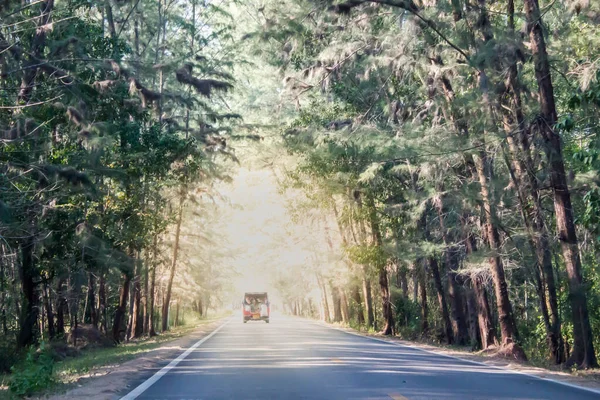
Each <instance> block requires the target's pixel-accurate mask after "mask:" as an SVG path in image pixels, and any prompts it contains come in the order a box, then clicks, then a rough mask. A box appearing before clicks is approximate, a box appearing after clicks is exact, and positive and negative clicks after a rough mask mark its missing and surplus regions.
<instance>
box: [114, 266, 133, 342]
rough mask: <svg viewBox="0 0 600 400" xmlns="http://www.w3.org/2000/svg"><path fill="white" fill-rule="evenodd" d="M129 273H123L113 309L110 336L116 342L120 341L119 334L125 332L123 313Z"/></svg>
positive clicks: (127, 292) (125, 305)
mask: <svg viewBox="0 0 600 400" xmlns="http://www.w3.org/2000/svg"><path fill="white" fill-rule="evenodd" d="M130 283H131V275H130V274H123V286H122V287H121V293H120V294H119V305H118V307H117V309H116V310H115V319H114V321H113V327H112V337H113V340H114V341H115V342H116V343H120V342H121V336H122V335H124V334H125V330H126V327H125V313H126V311H127V298H128V297H129V284H130Z"/></svg>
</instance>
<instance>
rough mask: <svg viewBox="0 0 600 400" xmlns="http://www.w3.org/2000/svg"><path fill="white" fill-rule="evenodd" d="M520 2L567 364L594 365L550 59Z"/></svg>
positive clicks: (535, 10) (537, 24)
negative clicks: (565, 292)
mask: <svg viewBox="0 0 600 400" xmlns="http://www.w3.org/2000/svg"><path fill="white" fill-rule="evenodd" d="M524 5H525V15H526V19H527V30H528V32H529V37H530V40H531V51H532V54H533V60H534V66H535V76H536V79H537V83H538V91H539V99H540V108H541V116H542V118H543V121H542V122H541V123H539V124H538V129H539V130H540V132H541V134H542V136H543V138H544V140H545V151H546V156H547V158H548V166H549V172H550V184H551V186H552V191H553V194H554V212H555V215H556V228H557V231H558V237H559V240H560V243H561V248H562V253H563V258H564V261H565V266H566V269H567V275H568V278H569V280H568V281H569V292H570V293H569V300H570V303H571V311H572V318H573V352H572V354H571V357H570V358H569V360H568V364H569V365H575V364H576V365H578V366H580V367H583V368H593V367H597V366H598V362H597V360H596V354H595V352H594V343H593V333H592V327H591V324H590V319H589V312H588V306H587V296H586V292H585V286H584V285H583V276H582V272H581V269H582V267H581V259H580V256H579V247H578V244H579V243H578V240H577V233H576V231H575V223H574V216H573V206H572V204H571V193H570V192H569V187H568V184H567V177H566V174H565V165H564V161H563V156H562V145H561V139H560V136H559V135H558V133H557V132H556V131H555V129H554V128H555V125H556V122H557V112H556V105H555V102H554V88H553V86H552V75H551V74H550V63H549V61H548V53H547V50H546V42H545V39H544V32H543V28H542V17H541V15H540V7H539V4H538V1H537V0H524Z"/></svg>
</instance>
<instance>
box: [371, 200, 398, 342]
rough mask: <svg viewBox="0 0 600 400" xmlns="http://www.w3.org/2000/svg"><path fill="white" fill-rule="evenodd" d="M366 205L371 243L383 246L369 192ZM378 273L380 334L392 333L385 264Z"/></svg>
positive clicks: (392, 317)
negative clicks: (381, 323)
mask: <svg viewBox="0 0 600 400" xmlns="http://www.w3.org/2000/svg"><path fill="white" fill-rule="evenodd" d="M367 202H368V204H367V207H368V211H369V220H370V221H369V222H370V224H371V233H372V236H373V238H372V242H373V245H375V246H377V247H378V248H380V249H381V248H382V247H383V237H382V235H381V228H380V226H379V218H378V217H377V209H376V208H375V199H374V198H373V196H372V195H371V194H370V193H369V194H368V195H367ZM377 270H378V273H379V290H380V293H381V309H382V313H383V320H384V321H385V325H384V327H383V331H382V334H384V335H393V334H394V333H395V330H396V326H395V323H394V312H393V310H392V303H391V302H390V285H389V282H388V276H387V268H386V265H385V264H381V265H378V266H377Z"/></svg>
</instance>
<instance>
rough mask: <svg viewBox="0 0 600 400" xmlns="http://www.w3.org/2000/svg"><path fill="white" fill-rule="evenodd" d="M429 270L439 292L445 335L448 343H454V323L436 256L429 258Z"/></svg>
mask: <svg viewBox="0 0 600 400" xmlns="http://www.w3.org/2000/svg"><path fill="white" fill-rule="evenodd" d="M428 264H429V271H431V275H432V277H433V284H434V286H435V291H436V292H437V297H438V302H439V303H440V311H441V313H442V320H443V322H444V336H445V338H446V342H447V343H448V344H452V343H454V335H453V334H452V323H451V322H450V315H449V314H448V306H447V304H446V295H445V293H444V287H443V286H442V279H441V277H440V270H439V268H438V262H437V259H436V258H435V257H429V258H428Z"/></svg>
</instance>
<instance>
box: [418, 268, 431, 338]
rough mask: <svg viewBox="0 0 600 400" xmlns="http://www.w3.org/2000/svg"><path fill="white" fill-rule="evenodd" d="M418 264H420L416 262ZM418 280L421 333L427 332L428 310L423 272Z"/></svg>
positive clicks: (425, 278)
mask: <svg viewBox="0 0 600 400" xmlns="http://www.w3.org/2000/svg"><path fill="white" fill-rule="evenodd" d="M418 263H420V262H419V261H418ZM420 275H421V276H420V279H419V295H420V297H421V333H422V334H423V335H425V334H427V332H429V308H428V306H427V274H426V273H425V271H423V273H422V274H420Z"/></svg>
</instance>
